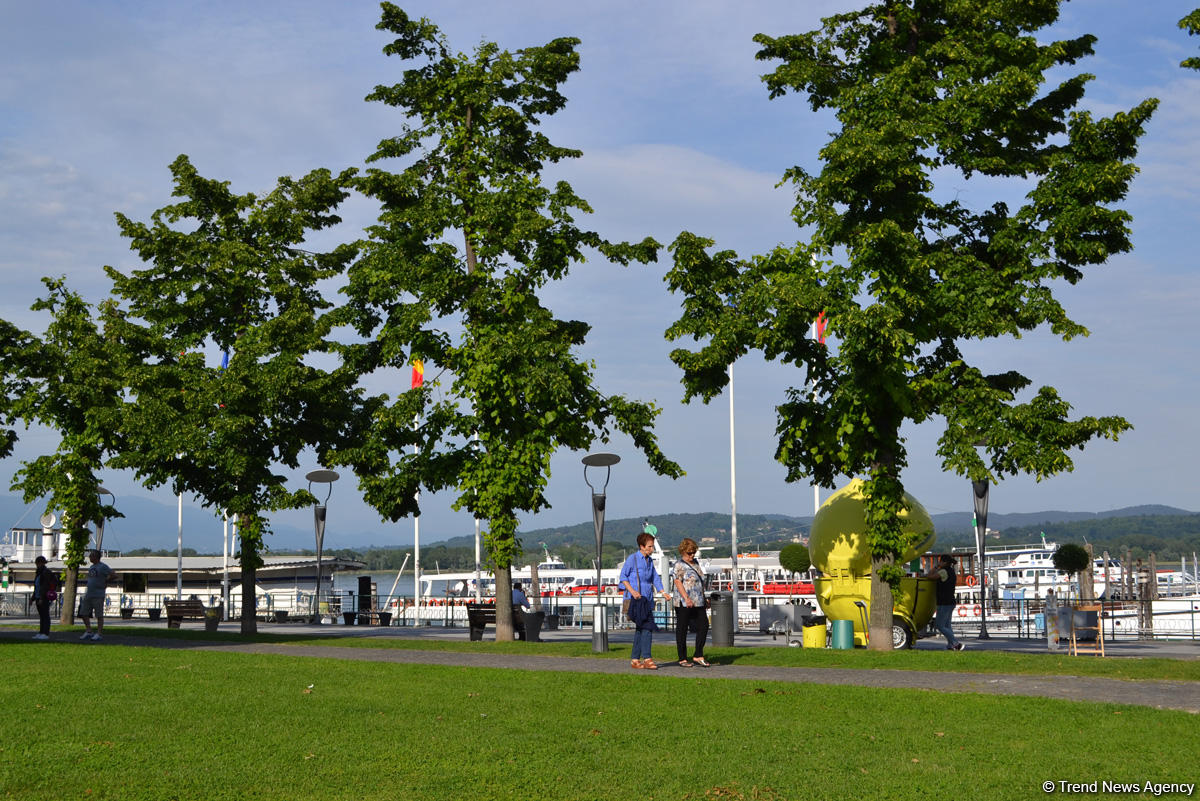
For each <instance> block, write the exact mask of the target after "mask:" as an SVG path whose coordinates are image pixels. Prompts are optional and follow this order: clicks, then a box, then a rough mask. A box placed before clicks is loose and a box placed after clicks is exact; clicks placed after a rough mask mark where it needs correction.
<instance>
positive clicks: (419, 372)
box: [412, 359, 425, 389]
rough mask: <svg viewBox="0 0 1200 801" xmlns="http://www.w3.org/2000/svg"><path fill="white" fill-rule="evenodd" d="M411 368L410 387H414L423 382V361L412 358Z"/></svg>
mask: <svg viewBox="0 0 1200 801" xmlns="http://www.w3.org/2000/svg"><path fill="white" fill-rule="evenodd" d="M412 368H413V374H412V388H413V389H416V388H418V387H420V386H423V385H424V384H425V362H423V361H421V360H420V359H413V362H412Z"/></svg>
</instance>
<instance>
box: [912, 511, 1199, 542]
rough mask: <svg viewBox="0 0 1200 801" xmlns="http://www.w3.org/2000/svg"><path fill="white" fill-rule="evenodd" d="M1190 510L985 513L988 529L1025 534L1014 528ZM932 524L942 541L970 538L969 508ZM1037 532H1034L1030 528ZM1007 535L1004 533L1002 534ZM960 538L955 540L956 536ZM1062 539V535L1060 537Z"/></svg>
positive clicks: (937, 517) (1184, 513)
mask: <svg viewBox="0 0 1200 801" xmlns="http://www.w3.org/2000/svg"><path fill="white" fill-rule="evenodd" d="M1192 514H1194V513H1193V512H1189V511H1187V510H1186V509H1178V508H1176V507H1174V506H1163V505H1160V504H1147V505H1144V506H1127V507H1125V508H1122V509H1112V510H1110V511H1107V512H1053V511H1052V512H1009V513H1004V514H989V515H988V520H987V525H988V528H989V529H992V530H994V531H998V532H1000V534H1001V535H1002V536H1005V535H1007V534H1009V533H1010V532H1012V533H1013V534H1014V535H1018V536H1020V535H1023V536H1028V533H1027V532H1026V531H1021V532H1019V533H1018V531H1017V530H1021V529H1026V530H1027V529H1031V528H1035V527H1039V526H1041V527H1046V526H1058V525H1062V524H1065V523H1076V522H1080V521H1087V520H1108V519H1111V518H1132V517H1186V516H1188V515H1192ZM933 527H934V530H935V531H937V535H938V541H939V542H942V543H944V544H956V545H958V544H969V543H972V542H974V536H975V533H974V531H975V530H974V516H973V515H972V514H971V513H970V512H947V513H945V514H940V515H933ZM1034 533H1038V532H1034ZM1006 538H1007V537H1006ZM960 539H961V540H962V542H959V540H960ZM1063 539H1066V538H1063Z"/></svg>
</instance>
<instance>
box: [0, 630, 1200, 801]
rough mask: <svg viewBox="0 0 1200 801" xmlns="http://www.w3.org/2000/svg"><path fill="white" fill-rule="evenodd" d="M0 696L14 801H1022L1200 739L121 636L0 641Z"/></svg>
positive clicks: (827, 693)
mask: <svg viewBox="0 0 1200 801" xmlns="http://www.w3.org/2000/svg"><path fill="white" fill-rule="evenodd" d="M185 634H188V632H185ZM425 644H426V645H428V644H429V643H425ZM476 645H477V646H478V644H476ZM521 645H526V644H524V643H522V644H521ZM491 647H496V646H494V645H492V646H491ZM503 647H504V648H505V649H507V648H508V647H509V646H503ZM535 647H537V646H535ZM545 648H547V646H541V647H540V648H539V650H542V649H545ZM774 650H778V651H781V652H783V653H786V652H787V650H788V649H774ZM862 655H863V654H860V653H859V652H855V656H862ZM979 656H982V655H979ZM310 685H311V688H310ZM0 687H3V688H4V702H3V703H2V704H0V731H2V732H4V735H3V737H0V766H2V767H0V798H5V799H8V798H12V799H43V798H44V799H50V798H70V799H76V798H87V799H121V801H138V800H139V799H154V801H160V800H161V799H181V800H183V799H289V800H290V799H352V798H353V799H361V798H371V799H391V798H403V799H458V798H487V799H507V798H513V799H523V801H533V800H534V799H606V798H613V799H650V798H654V799H705V798H720V799H739V798H746V799H822V798H837V799H842V798H856V797H857V798H888V799H892V798H895V799H906V798H914V799H915V798H921V799H927V798H930V797H948V798H958V797H960V796H968V797H971V798H978V799H1027V798H1033V797H1041V796H1043V792H1042V789H1041V785H1042V782H1044V781H1059V780H1065V781H1091V780H1093V779H1100V780H1103V779H1109V780H1114V781H1126V782H1145V781H1147V780H1149V781H1154V782H1172V781H1176V782H1189V781H1195V780H1196V778H1197V775H1196V770H1195V749H1196V743H1197V741H1198V737H1200V720H1198V718H1197V716H1195V715H1188V714H1186V713H1183V712H1173V711H1159V710H1152V709H1145V708H1137V707H1123V706H1115V705H1105V704H1086V703H1074V702H1064V701H1052V700H1043V699H1031V698H1009V697H999V696H974V695H944V694H937V693H932V692H925V691H912V690H876V689H867V688H854V687H834V686H811V685H793V684H771V683H759V682H748V681H731V680H717V679H711V678H706V677H704V676H703V675H697V676H696V677H694V678H684V679H678V680H671V681H662V680H659V679H656V678H655V677H653V676H650V675H645V674H641V673H633V672H630V673H629V674H620V675H615V676H614V675H586V674H584V675H580V674H567V673H531V672H524V671H513V670H498V669H479V668H445V667H433V666H422V665H393V664H375V663H362V662H355V661H345V662H343V661H338V660H328V659H306V658H303V657H282V656H258V655H240V654H222V653H214V652H207V651H198V650H187V649H179V650H167V649H157V648H139V647H129V646H120V645H115V644H107V645H104V646H103V647H78V646H76V645H75V644H68V643H63V644H59V643H49V644H46V643H25V642H12V641H5V642H0Z"/></svg>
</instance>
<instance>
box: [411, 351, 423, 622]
mask: <svg viewBox="0 0 1200 801" xmlns="http://www.w3.org/2000/svg"><path fill="white" fill-rule="evenodd" d="M424 385H425V362H423V361H421V360H420V359H413V362H412V388H413V389H420V388H421V387H423V386H424ZM420 422H421V416H420V415H417V416H416V417H414V418H413V428H418V427H419V425H420ZM420 452H421V448H420V446H419V445H416V444H415V443H414V444H413V456H416V455H417V454H419V453H420ZM416 498H417V500H418V501H420V498H421V491H420V490H417V495H416ZM413 608H414V609H415V610H416V611H415V613H414V614H415V615H416V617H415V619H414V621H413V623H414V625H420V623H421V514H420V512H418V513H417V514H415V515H413Z"/></svg>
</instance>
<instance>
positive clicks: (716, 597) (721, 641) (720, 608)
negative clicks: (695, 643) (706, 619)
mask: <svg viewBox="0 0 1200 801" xmlns="http://www.w3.org/2000/svg"><path fill="white" fill-rule="evenodd" d="M708 600H709V612H711V614H712V644H713V645H715V646H717V647H720V648H732V647H733V593H731V592H714V593H711V594H710V595H709V596H708Z"/></svg>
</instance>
